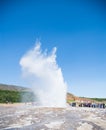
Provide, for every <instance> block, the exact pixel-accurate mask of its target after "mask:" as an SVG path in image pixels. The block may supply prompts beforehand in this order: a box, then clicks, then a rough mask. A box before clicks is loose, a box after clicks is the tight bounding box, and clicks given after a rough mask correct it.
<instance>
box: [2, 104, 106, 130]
mask: <svg viewBox="0 0 106 130" xmlns="http://www.w3.org/2000/svg"><path fill="white" fill-rule="evenodd" d="M0 130H106V109H100V108H84V107H83V108H81V107H71V106H67V108H47V107H45V108H41V107H36V106H35V105H29V104H21V105H0Z"/></svg>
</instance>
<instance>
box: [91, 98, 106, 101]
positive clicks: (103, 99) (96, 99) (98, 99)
mask: <svg viewBox="0 0 106 130" xmlns="http://www.w3.org/2000/svg"><path fill="white" fill-rule="evenodd" d="M90 99H91V100H94V101H97V102H106V98H90Z"/></svg>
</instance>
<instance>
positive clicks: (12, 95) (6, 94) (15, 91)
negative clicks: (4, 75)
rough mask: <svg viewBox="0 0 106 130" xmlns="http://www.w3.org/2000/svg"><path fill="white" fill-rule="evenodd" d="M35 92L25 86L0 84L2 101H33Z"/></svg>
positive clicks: (0, 100) (0, 99)
mask: <svg viewBox="0 0 106 130" xmlns="http://www.w3.org/2000/svg"><path fill="white" fill-rule="evenodd" d="M34 100H35V96H34V94H33V92H32V91H31V90H30V89H28V88H24V87H20V86H15V85H6V84H0V103H8V102H9V103H15V102H32V101H34Z"/></svg>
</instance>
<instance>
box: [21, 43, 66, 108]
mask: <svg viewBox="0 0 106 130" xmlns="http://www.w3.org/2000/svg"><path fill="white" fill-rule="evenodd" d="M20 65H21V67H22V72H23V75H24V76H25V77H26V79H27V80H28V81H30V86H31V88H32V90H33V91H34V93H35V95H36V96H37V97H38V102H39V104H40V105H41V106H48V107H65V105H66V90H67V85H66V83H65V82H64V78H63V75H62V71H61V68H60V67H59V66H58V64H57V62H56V47H54V48H53V50H52V51H51V52H50V53H48V52H47V50H45V51H42V50H41V44H40V42H37V43H36V45H35V47H34V48H33V49H32V50H29V51H28V52H27V53H26V54H25V55H24V56H23V57H22V58H21V60H20Z"/></svg>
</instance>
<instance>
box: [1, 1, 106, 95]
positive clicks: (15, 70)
mask: <svg viewBox="0 0 106 130" xmlns="http://www.w3.org/2000/svg"><path fill="white" fill-rule="evenodd" d="M37 38H38V39H40V41H41V43H42V48H43V49H46V48H47V49H48V50H49V51H50V50H51V49H52V48H53V47H54V46H56V47H57V63H58V65H59V66H60V67H61V68H62V72H63V76H64V79H65V81H66V82H67V84H68V91H69V92H72V93H73V94H75V95H77V96H87V97H106V1H105V0H61V1H59V0H57V1H56V0H51V1H49V0H44V1H43V0H3V1H0V83H6V84H15V85H21V86H27V84H26V82H25V81H24V79H22V77H21V67H20V65H19V61H20V58H21V57H22V56H23V54H24V53H25V52H26V51H27V50H29V49H30V48H32V47H33V46H34V44H35V41H36V39H37Z"/></svg>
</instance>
